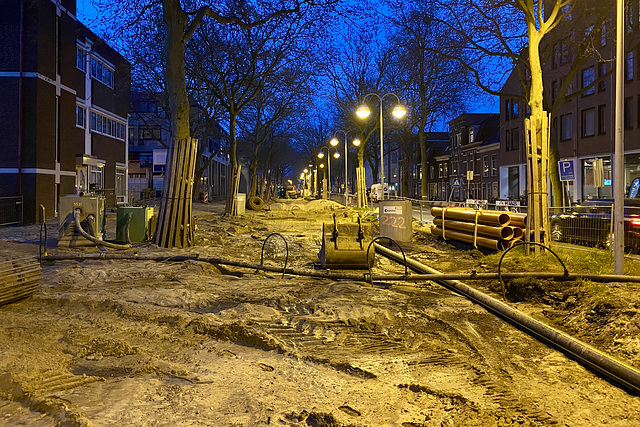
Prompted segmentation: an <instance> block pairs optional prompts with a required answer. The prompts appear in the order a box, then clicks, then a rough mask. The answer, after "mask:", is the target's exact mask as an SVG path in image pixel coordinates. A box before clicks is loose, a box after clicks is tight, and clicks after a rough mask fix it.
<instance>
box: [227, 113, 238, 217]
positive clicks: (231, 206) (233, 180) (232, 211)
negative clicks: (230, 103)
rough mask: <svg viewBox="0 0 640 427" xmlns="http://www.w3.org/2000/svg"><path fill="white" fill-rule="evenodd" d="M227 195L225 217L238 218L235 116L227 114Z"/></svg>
mask: <svg viewBox="0 0 640 427" xmlns="http://www.w3.org/2000/svg"><path fill="white" fill-rule="evenodd" d="M229 137H230V138H229V139H230V143H229V171H230V174H231V176H230V179H229V193H228V194H227V204H226V205H225V210H224V214H225V215H227V216H238V204H237V199H238V185H239V184H240V168H239V167H238V158H237V156H236V150H237V146H238V141H237V139H236V114H235V113H234V112H230V113H229Z"/></svg>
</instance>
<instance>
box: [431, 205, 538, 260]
mask: <svg viewBox="0 0 640 427" xmlns="http://www.w3.org/2000/svg"><path fill="white" fill-rule="evenodd" d="M431 215H433V225H432V226H431V233H432V234H435V235H436V236H440V237H442V238H443V239H445V240H449V239H451V240H458V241H460V242H465V243H470V244H472V245H473V246H474V247H478V246H480V247H483V248H487V249H493V250H496V251H502V250H505V249H507V248H509V247H511V246H512V245H513V244H514V243H515V242H516V241H518V240H520V239H522V236H524V233H525V230H526V222H527V215H526V214H521V213H514V212H504V211H493V210H479V209H470V208H444V207H433V208H432V209H431Z"/></svg>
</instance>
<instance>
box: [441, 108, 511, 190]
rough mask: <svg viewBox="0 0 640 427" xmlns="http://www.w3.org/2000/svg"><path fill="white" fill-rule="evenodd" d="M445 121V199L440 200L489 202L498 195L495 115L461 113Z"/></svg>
mask: <svg viewBox="0 0 640 427" xmlns="http://www.w3.org/2000/svg"><path fill="white" fill-rule="evenodd" d="M448 125H449V147H450V150H449V152H450V154H449V165H448V168H449V177H448V178H449V179H448V184H449V187H448V192H447V199H442V200H453V201H465V200H467V199H474V200H487V201H488V202H491V201H494V200H496V199H498V198H499V176H498V153H499V152H500V131H499V130H500V118H499V116H498V115H497V114H488V113H464V114H461V115H459V116H458V117H456V118H455V119H453V120H451V121H449V122H448ZM444 160H445V159H444V158H441V160H440V163H441V164H443V163H444ZM439 167H440V166H439ZM442 167H444V164H443V165H442Z"/></svg>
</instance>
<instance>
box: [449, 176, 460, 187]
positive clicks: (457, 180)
mask: <svg viewBox="0 0 640 427" xmlns="http://www.w3.org/2000/svg"><path fill="white" fill-rule="evenodd" d="M451 185H452V186H454V187H456V188H457V187H460V186H461V185H462V182H460V178H453V180H452V181H451Z"/></svg>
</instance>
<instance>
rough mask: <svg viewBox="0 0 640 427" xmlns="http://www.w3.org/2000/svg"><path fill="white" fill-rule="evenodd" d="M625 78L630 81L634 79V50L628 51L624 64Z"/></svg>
mask: <svg viewBox="0 0 640 427" xmlns="http://www.w3.org/2000/svg"><path fill="white" fill-rule="evenodd" d="M624 78H625V80H626V81H628V82H630V81H631V80H633V52H629V53H627V60H626V62H625V64H624Z"/></svg>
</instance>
